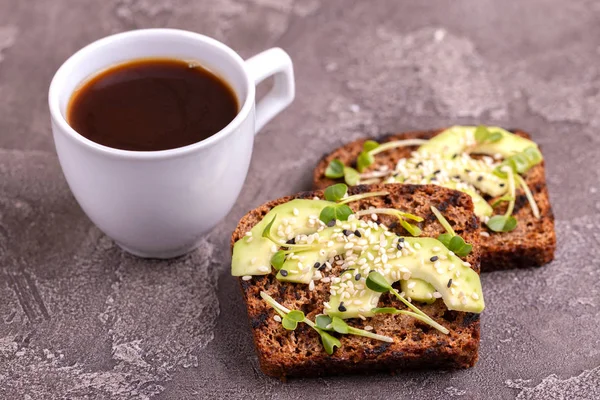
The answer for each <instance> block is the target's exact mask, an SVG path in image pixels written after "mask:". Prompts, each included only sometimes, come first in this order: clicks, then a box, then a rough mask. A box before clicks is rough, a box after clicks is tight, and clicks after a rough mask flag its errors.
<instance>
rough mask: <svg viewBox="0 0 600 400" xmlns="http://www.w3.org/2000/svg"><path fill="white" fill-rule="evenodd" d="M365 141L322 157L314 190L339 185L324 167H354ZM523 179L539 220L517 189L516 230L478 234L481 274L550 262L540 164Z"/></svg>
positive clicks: (391, 160)
mask: <svg viewBox="0 0 600 400" xmlns="http://www.w3.org/2000/svg"><path fill="white" fill-rule="evenodd" d="M442 131H443V130H431V131H417V132H405V133H398V134H393V135H388V136H385V137H382V138H378V139H372V140H377V141H378V142H379V143H385V142H389V141H394V140H405V139H431V138H432V137H434V136H436V135H437V134H439V133H440V132H442ZM513 133H515V134H516V135H519V136H522V137H525V138H528V139H529V138H530V136H529V135H528V134H527V133H525V132H523V131H521V130H514V131H513ZM366 140H368V138H364V139H359V140H356V141H354V142H350V143H348V144H346V145H344V146H342V147H340V148H338V149H336V150H334V151H333V152H331V153H329V154H327V155H325V156H324V157H323V158H322V159H321V161H320V162H319V164H318V165H317V167H316V168H315V170H314V172H313V185H314V188H315V189H323V188H326V187H327V186H329V185H332V184H334V183H337V182H340V181H341V180H332V179H329V178H327V177H326V176H325V170H326V169H327V166H328V165H329V163H330V162H331V161H332V160H334V159H339V160H340V161H342V162H343V163H344V164H345V165H349V166H355V165H356V159H357V157H358V155H359V154H360V152H361V151H362V148H363V143H364V142H365V141H366ZM417 148H418V146H410V147H402V148H396V149H393V150H390V151H386V152H384V153H381V154H378V155H377V156H376V158H375V160H376V162H375V164H374V165H372V166H370V167H369V170H374V169H377V168H380V167H381V166H384V165H386V166H388V167H389V168H391V169H393V168H395V166H396V163H397V162H398V161H399V160H400V159H402V158H407V157H409V156H410V155H411V152H413V151H415V150H417ZM523 178H524V179H525V181H526V182H527V185H528V186H529V188H530V189H531V191H532V193H533V196H534V198H535V201H536V203H537V205H538V207H539V209H540V215H541V218H540V219H536V218H535V217H534V216H533V213H532V211H531V208H530V207H529V203H528V201H527V197H526V195H525V193H524V192H523V191H522V190H521V189H520V188H519V189H517V196H516V203H515V209H514V212H513V215H514V216H515V217H516V218H517V220H518V221H519V223H518V224H517V227H516V229H515V230H514V231H512V232H502V233H495V232H492V231H490V230H488V229H487V228H486V227H485V225H484V226H482V234H483V235H484V237H483V240H482V244H481V246H482V247H481V250H482V256H481V257H482V258H481V270H482V272H489V271H496V270H505V269H512V268H525V267H539V266H541V265H544V264H546V263H548V262H550V261H552V260H553V259H554V250H555V248H556V234H555V232H554V215H553V213H552V207H551V206H550V199H549V195H548V189H547V187H546V178H545V171H544V163H543V162H542V163H540V164H538V165H536V166H534V167H533V168H531V169H530V170H529V171H527V172H526V173H525V175H523ZM505 209H506V207H505V206H503V207H498V208H497V212H498V213H503V212H504V211H505Z"/></svg>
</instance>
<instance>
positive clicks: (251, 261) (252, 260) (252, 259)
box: [250, 257, 256, 265]
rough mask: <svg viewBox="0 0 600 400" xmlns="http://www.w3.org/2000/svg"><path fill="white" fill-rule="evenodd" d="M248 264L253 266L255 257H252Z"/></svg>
mask: <svg viewBox="0 0 600 400" xmlns="http://www.w3.org/2000/svg"><path fill="white" fill-rule="evenodd" d="M250 264H252V265H253V264H256V257H252V258H251V259H250Z"/></svg>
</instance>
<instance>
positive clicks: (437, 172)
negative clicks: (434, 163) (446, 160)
mask: <svg viewBox="0 0 600 400" xmlns="http://www.w3.org/2000/svg"><path fill="white" fill-rule="evenodd" d="M440 172H442V171H441V170H439V169H436V170H435V171H433V174H434V175H437V174H439V173H440Z"/></svg>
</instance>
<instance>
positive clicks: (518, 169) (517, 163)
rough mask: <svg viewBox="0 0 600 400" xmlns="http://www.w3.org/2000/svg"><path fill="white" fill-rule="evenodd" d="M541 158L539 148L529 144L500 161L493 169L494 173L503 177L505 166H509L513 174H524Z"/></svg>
mask: <svg viewBox="0 0 600 400" xmlns="http://www.w3.org/2000/svg"><path fill="white" fill-rule="evenodd" d="M542 160H543V158H542V153H540V150H539V149H538V148H537V147H535V146H531V147H528V148H526V149H525V150H523V151H521V152H520V153H517V154H513V155H512V156H510V157H508V158H506V159H505V160H504V161H502V163H501V164H500V165H498V166H497V167H496V168H495V169H494V174H495V175H497V176H499V177H501V178H505V177H506V176H507V174H506V168H505V167H508V168H510V169H511V170H512V171H513V173H514V174H524V173H525V172H527V171H529V169H530V168H531V167H533V166H534V165H536V164H539V163H540V162H541V161H542Z"/></svg>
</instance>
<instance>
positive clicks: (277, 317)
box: [273, 315, 281, 322]
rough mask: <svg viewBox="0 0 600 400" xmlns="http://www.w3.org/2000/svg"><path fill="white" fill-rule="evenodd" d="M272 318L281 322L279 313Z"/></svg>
mask: <svg viewBox="0 0 600 400" xmlns="http://www.w3.org/2000/svg"><path fill="white" fill-rule="evenodd" d="M273 319H274V320H275V321H277V322H281V317H280V316H279V315H274V316H273Z"/></svg>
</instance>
